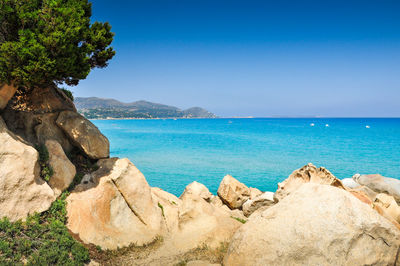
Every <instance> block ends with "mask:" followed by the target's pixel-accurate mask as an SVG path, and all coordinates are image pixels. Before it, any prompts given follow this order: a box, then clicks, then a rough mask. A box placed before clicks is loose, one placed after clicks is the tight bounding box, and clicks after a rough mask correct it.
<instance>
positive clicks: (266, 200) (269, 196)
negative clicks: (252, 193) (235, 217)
mask: <svg viewBox="0 0 400 266" xmlns="http://www.w3.org/2000/svg"><path fill="white" fill-rule="evenodd" d="M275 203H276V200H275V199H274V193H273V192H264V193H262V194H261V195H258V196H256V197H255V198H253V199H249V200H247V201H246V202H245V203H244V204H243V206H242V208H243V214H244V215H245V216H247V217H249V216H250V215H251V214H252V213H253V212H255V211H256V210H258V209H259V208H261V207H264V206H272V205H274V204H275Z"/></svg>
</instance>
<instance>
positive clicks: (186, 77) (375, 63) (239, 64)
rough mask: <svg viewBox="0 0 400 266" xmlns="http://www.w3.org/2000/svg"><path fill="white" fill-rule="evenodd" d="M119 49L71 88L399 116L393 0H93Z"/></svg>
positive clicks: (226, 111) (226, 109)
mask: <svg viewBox="0 0 400 266" xmlns="http://www.w3.org/2000/svg"><path fill="white" fill-rule="evenodd" d="M93 19H94V20H99V21H109V22H110V23H111V25H112V27H113V28H112V30H113V32H115V34H116V35H115V40H114V43H113V46H114V48H115V50H116V51H117V55H116V56H115V57H114V59H113V60H112V61H111V63H110V65H109V67H108V68H106V69H98V70H94V71H93V72H92V73H91V74H90V75H89V77H88V79H87V80H85V81H82V82H81V83H80V84H79V85H78V86H77V87H74V88H73V91H74V94H75V96H98V97H105V98H115V99H118V100H121V101H125V102H129V101H136V100H148V101H153V102H159V103H164V104H169V105H175V106H177V107H180V108H187V107H192V106H201V107H204V108H207V109H209V110H210V111H212V112H214V113H216V114H218V115H220V116H273V115H288V116H313V115H321V116H400V1H399V0H393V1H386V0H376V1H368V0H364V1H351V0H347V1H341V0H336V1H303V0H302V1H298V0H295V1H277V0H274V1H267V0H265V1H252V0H242V1H235V0H229V1H219V0H182V1H173V0H160V1H153V0H140V1H135V0H131V1H128V0H114V1H106V0H94V1H93Z"/></svg>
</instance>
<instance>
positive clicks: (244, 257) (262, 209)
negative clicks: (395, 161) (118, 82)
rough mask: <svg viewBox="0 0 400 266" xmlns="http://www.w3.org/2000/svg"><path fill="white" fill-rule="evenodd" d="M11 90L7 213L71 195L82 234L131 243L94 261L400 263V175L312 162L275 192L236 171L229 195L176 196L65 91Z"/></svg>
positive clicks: (2, 125)
mask: <svg viewBox="0 0 400 266" xmlns="http://www.w3.org/2000/svg"><path fill="white" fill-rule="evenodd" d="M9 89H12V88H10V87H7V86H3V87H0V103H1V106H0V107H1V108H2V110H1V111H0V143H1V144H0V217H7V218H8V219H9V220H10V221H11V222H16V221H18V220H23V221H24V220H26V219H27V217H29V216H30V215H33V214H34V213H42V212H46V211H48V210H49V208H50V206H51V205H52V204H54V202H55V201H56V200H58V199H60V197H63V195H65V202H66V226H67V228H68V229H69V231H70V233H71V235H72V236H73V237H74V238H75V239H76V240H77V241H79V242H81V243H83V244H84V245H85V246H87V247H93V246H95V247H96V248H97V249H98V250H103V251H104V250H121V249H124V248H127V247H131V249H130V250H131V251H130V252H131V253H130V254H128V255H127V254H124V255H123V257H124V261H123V262H122V261H119V260H120V259H121V258H120V257H115V258H111V259H107V260H104V261H102V260H101V259H97V258H94V259H92V261H91V262H90V263H92V264H96V263H100V264H113V263H115V264H130V265H214V264H217V265H218V264H223V265H332V264H333V265H366V264H368V265H397V264H400V263H399V261H398V260H399V258H398V257H399V251H400V231H399V230H400V224H399V222H400V207H399V205H398V203H399V202H400V181H399V180H397V179H393V178H388V177H383V176H381V175H378V174H374V175H359V174H356V175H354V176H353V177H352V178H345V179H342V180H341V179H338V178H337V177H335V176H334V175H333V174H332V173H331V172H329V170H327V169H325V168H323V167H320V168H317V167H316V166H314V165H313V164H308V165H305V166H304V167H302V168H300V169H297V170H295V171H294V172H293V173H292V174H291V175H290V176H289V177H288V178H287V179H286V180H284V181H283V182H282V183H279V184H278V186H277V187H278V188H277V190H276V191H275V192H272V191H271V192H268V191H267V192H264V191H260V190H258V189H257V188H251V187H247V186H246V185H245V184H243V183H241V182H239V181H238V180H237V179H235V178H234V177H232V176H229V175H227V176H225V177H224V178H223V179H222V181H221V183H220V186H219V188H218V193H217V195H213V194H212V193H210V191H209V190H208V189H207V187H205V186H204V185H202V184H200V183H198V182H193V183H191V184H189V185H188V186H187V187H186V188H185V190H184V192H183V193H182V195H180V197H176V196H174V195H172V194H170V193H168V192H166V191H163V190H162V189H160V188H155V187H150V186H149V184H148V183H147V181H146V178H145V177H144V176H143V174H142V173H141V172H140V171H139V170H138V169H137V168H136V167H135V165H134V164H133V163H132V162H130V161H129V160H128V159H120V158H109V142H108V140H107V138H106V137H105V136H104V135H103V134H101V132H100V131H99V130H98V129H97V128H96V127H95V126H94V125H93V124H92V123H91V122H90V121H88V120H87V119H85V118H84V117H82V116H81V115H80V114H78V113H77V111H76V109H75V107H74V104H73V102H72V101H70V100H69V99H68V98H67V97H66V96H65V95H64V93H63V92H62V91H61V90H58V89H57V88H48V89H46V90H43V89H41V90H36V91H35V90H33V91H31V92H29V93H28V94H19V93H18V92H17V93H16V94H15V95H14V96H13V97H12V98H11V96H12V95H13V94H14V92H13V91H7V90H9ZM10 95H11V96H10ZM10 98H11V99H10ZM35 147H36V148H35ZM43 151H45V152H43ZM43 154H44V155H43ZM45 155H47V156H45ZM238 179H240V177H238ZM166 182H168V180H166ZM66 191H67V192H68V193H67V194H64V193H65V192H66ZM154 243H156V244H154ZM141 247H143V249H142V250H148V248H149V247H153V248H151V251H149V252H141V251H140V248H141ZM199 250H202V253H201V254H200V255H199V256H194V254H197V253H196V252H197V251H199ZM216 252H218V255H215V254H216ZM144 253H146V254H144ZM143 254H144V255H143ZM1 255H2V253H1V250H0V256H1ZM121 256H122V255H121ZM99 258H101V256H99ZM96 260H97V262H96ZM113 261H114V262H113Z"/></svg>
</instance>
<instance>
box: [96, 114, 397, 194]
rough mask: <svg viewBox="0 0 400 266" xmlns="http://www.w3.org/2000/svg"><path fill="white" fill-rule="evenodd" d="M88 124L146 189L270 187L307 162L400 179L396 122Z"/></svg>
mask: <svg viewBox="0 0 400 266" xmlns="http://www.w3.org/2000/svg"><path fill="white" fill-rule="evenodd" d="M92 122H93V123H94V124H95V125H96V126H97V127H98V128H99V129H100V130H101V131H102V132H103V134H105V135H106V136H107V137H108V139H109V140H110V143H111V156H113V157H127V158H129V159H130V160H131V161H132V162H133V163H134V164H135V165H136V166H137V167H138V168H139V170H140V171H141V172H142V173H143V174H144V175H145V177H146V179H147V181H148V182H149V184H150V185H151V186H155V187H160V188H162V189H164V190H166V191H168V192H170V193H173V194H175V195H177V196H179V195H180V194H181V193H182V192H183V190H184V188H185V186H186V185H188V184H189V183H191V182H193V181H198V182H200V183H203V184H204V185H206V186H207V187H208V188H209V189H210V191H211V192H212V193H214V194H215V193H216V191H217V189H218V185H219V183H220V181H221V180H222V178H223V177H224V176H225V175H227V174H230V175H232V176H233V177H235V178H237V179H238V180H239V181H241V182H243V183H245V184H246V185H247V186H251V187H257V188H259V189H260V190H263V191H275V190H276V189H277V183H278V182H281V181H283V180H284V179H286V178H287V177H288V176H289V175H290V174H291V173H292V172H293V171H294V170H295V169H297V168H300V167H302V166H303V165H305V164H307V163H309V162H312V163H314V164H315V165H316V166H324V167H326V168H327V169H328V170H330V171H331V172H332V173H333V174H334V175H335V176H336V177H338V178H341V179H342V178H346V177H351V176H352V175H354V174H356V173H361V174H373V173H380V174H382V175H384V176H388V177H394V178H400V119H389V118H388V119H386V118H380V119H376V118H345V119H342V118H337V119H333V118H330V119H325V118H301V119H298V118H288V119H281V118H253V119H177V120H174V119H165V120H162V119H159V120H92ZM312 124H314V126H312ZM368 127H369V128H368Z"/></svg>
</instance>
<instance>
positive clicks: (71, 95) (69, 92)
mask: <svg viewBox="0 0 400 266" xmlns="http://www.w3.org/2000/svg"><path fill="white" fill-rule="evenodd" d="M60 90H62V92H64V94H65V96H67V97H68V98H69V99H70V100H71V101H74V100H75V98H74V95H73V93H72V91H70V90H67V89H65V88H60Z"/></svg>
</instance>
